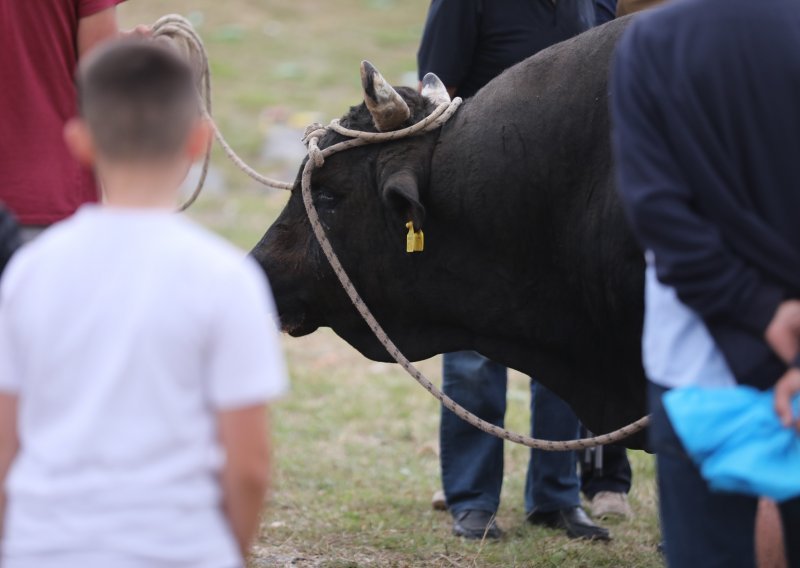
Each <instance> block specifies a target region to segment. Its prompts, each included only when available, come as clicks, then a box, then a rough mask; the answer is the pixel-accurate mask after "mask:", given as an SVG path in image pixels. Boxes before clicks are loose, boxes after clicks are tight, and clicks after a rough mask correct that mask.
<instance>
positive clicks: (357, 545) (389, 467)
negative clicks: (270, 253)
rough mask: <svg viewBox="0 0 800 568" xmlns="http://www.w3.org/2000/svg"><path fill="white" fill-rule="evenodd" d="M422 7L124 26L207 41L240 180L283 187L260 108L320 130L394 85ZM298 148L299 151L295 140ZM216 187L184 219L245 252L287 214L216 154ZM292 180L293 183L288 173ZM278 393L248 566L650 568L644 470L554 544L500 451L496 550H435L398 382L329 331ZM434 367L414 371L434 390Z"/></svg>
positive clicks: (436, 522) (209, 3) (414, 432)
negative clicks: (592, 523) (596, 522)
mask: <svg viewBox="0 0 800 568" xmlns="http://www.w3.org/2000/svg"><path fill="white" fill-rule="evenodd" d="M428 3H429V2H428V0H337V1H335V2H334V1H327V2H325V1H322V0H292V1H289V0H228V1H226V2H220V1H213V0H191V1H189V0H175V1H161V0H147V1H143V0H138V1H136V0H129V1H128V2H127V3H126V4H124V5H123V6H122V7H121V9H120V13H121V16H122V20H123V24H124V25H126V26H132V25H134V24H136V23H140V22H142V23H151V22H153V21H155V20H156V19H157V18H158V17H159V16H161V15H163V14H166V13H170V12H177V13H180V14H183V15H186V16H187V17H189V18H191V19H192V21H194V22H195V23H196V25H197V26H198V30H199V32H200V33H201V35H202V36H203V38H204V40H205V41H206V45H207V48H208V50H209V53H210V57H211V64H212V71H213V73H214V109H215V116H216V120H217V122H218V123H219V125H220V127H221V128H222V130H223V132H224V133H225V135H226V136H227V137H228V139H229V140H230V142H231V143H232V144H233V146H234V147H235V148H236V149H237V151H239V152H240V153H241V154H242V156H243V157H244V158H245V159H246V160H247V161H248V162H250V163H251V164H253V165H254V166H255V167H257V168H258V169H260V170H263V171H265V172H266V173H272V174H278V175H281V176H282V177H287V176H289V175H290V172H291V169H287V168H286V164H281V163H274V162H273V161H271V160H270V159H268V157H265V156H264V153H263V151H262V149H263V146H264V141H265V139H266V138H268V137H269V136H270V135H271V134H272V133H273V130H274V128H275V126H274V122H273V121H272V120H271V119H270V117H271V116H274V115H275V114H276V113H275V107H280V109H279V110H280V111H281V112H280V113H278V114H281V113H283V114H285V115H287V116H290V117H294V118H290V119H289V122H290V123H291V122H292V121H295V122H297V121H300V120H301V119H302V118H304V117H314V118H315V119H317V118H320V119H322V121H324V122H327V121H328V120H329V119H330V118H333V117H335V116H338V115H341V114H343V113H344V112H345V111H346V110H347V108H348V107H349V106H350V105H352V104H356V103H357V102H359V98H360V84H359V75H358V65H359V62H360V61H361V59H369V60H370V61H372V62H373V63H375V64H376V65H377V66H378V67H379V68H380V69H381V71H382V72H383V73H384V75H385V76H386V77H387V78H388V79H390V80H392V81H393V82H395V83H398V82H402V81H404V80H405V81H408V78H409V73H411V74H413V72H414V70H415V53H416V48H417V44H418V42H419V36H420V33H421V30H422V24H423V22H424V17H425V12H426V10H427V6H428ZM298 144H299V142H298ZM213 163H214V166H215V170H216V171H217V172H218V174H219V176H221V179H222V181H221V183H220V184H219V185H220V186H221V188H219V189H218V190H216V191H213V192H208V193H205V194H204V195H203V196H202V197H201V199H200V200H199V202H198V203H197V204H196V206H194V207H193V208H192V210H191V213H190V214H191V215H192V216H193V217H195V218H196V219H198V220H199V221H200V222H202V223H204V224H205V225H207V226H208V227H210V228H212V229H214V230H215V231H218V232H219V233H221V234H223V235H225V236H226V237H228V238H230V239H232V240H233V241H234V242H236V243H237V244H239V245H240V246H242V247H243V248H245V249H247V248H250V247H251V246H252V245H253V244H254V243H255V242H256V241H257V239H258V238H259V237H260V235H261V234H262V233H263V232H264V230H265V229H266V228H267V227H268V226H269V224H270V223H271V221H272V220H273V219H274V218H275V216H276V215H277V213H278V212H279V211H280V209H281V208H282V206H283V204H284V203H285V200H286V195H285V194H282V193H280V192H274V191H273V192H269V191H264V190H262V189H261V188H259V187H257V186H255V185H254V183H253V182H251V181H250V180H249V178H247V177H245V176H244V175H243V174H240V173H239V172H237V171H236V170H234V169H233V168H232V167H231V166H230V165H228V164H227V163H226V162H225V160H224V159H223V157H222V155H221V153H219V152H215V154H214V160H213ZM291 175H293V172H291ZM285 348H286V354H287V359H288V362H289V368H290V372H291V376H292V384H293V386H292V392H291V394H290V395H289V396H288V397H287V398H286V399H285V400H283V401H282V402H280V403H279V404H277V405H276V408H275V409H274V429H275V438H276V440H275V442H276V479H275V491H274V495H273V498H272V500H271V502H270V503H269V505H268V507H267V508H266V510H265V516H264V523H263V530H262V534H261V538H260V540H259V543H258V545H257V546H256V548H255V551H254V552H255V554H254V558H253V562H252V566H256V567H262V566H264V567H266V566H320V567H328V568H334V567H337V568H345V567H353V568H354V567H366V566H399V567H402V566H437V567H438V566H441V567H448V566H450V567H451V566H481V567H483V566H486V567H511V566H535V567H538V566H542V567H550V566H553V567H556V566H566V567H584V566H585V567H594V566H607V567H619V566H636V567H648V566H661V565H662V562H661V558H660V556H659V555H658V553H657V552H656V548H655V547H656V544H657V542H658V539H659V535H658V527H657V521H656V514H655V488H654V483H653V472H652V467H653V464H652V459H651V458H650V457H649V456H647V455H644V454H642V453H639V452H634V453H632V455H631V457H632V461H633V464H634V469H635V486H634V490H633V493H632V496H631V499H632V505H633V507H634V510H635V512H636V514H637V516H636V519H635V520H633V521H630V522H626V523H621V524H616V525H610V528H611V529H612V532H613V534H614V537H615V539H614V541H613V542H611V543H610V544H608V545H604V544H588V543H580V542H572V541H569V540H568V539H567V538H566V537H563V536H561V534H560V533H557V532H554V531H548V530H545V529H538V528H533V527H530V526H526V525H525V523H524V522H523V516H524V510H523V504H522V492H523V483H524V473H525V467H526V464H527V451H526V450H525V449H524V448H521V447H510V446H507V449H506V463H505V468H506V482H505V486H504V490H503V505H502V507H501V510H500V512H499V515H498V518H499V523H500V525H501V526H502V527H503V528H504V529H506V531H507V533H508V536H507V538H506V539H505V540H503V541H502V542H499V543H486V544H485V545H482V544H480V543H473V542H464V541H460V540H457V539H455V538H453V537H452V536H450V533H449V531H450V520H449V516H448V515H447V514H446V513H440V512H435V511H433V510H431V507H430V497H431V494H432V493H433V491H434V490H435V489H437V488H438V486H439V472H438V457H437V451H438V448H437V435H438V434H437V432H438V405H437V404H436V403H435V401H434V400H433V399H432V398H431V397H430V396H429V395H428V394H427V393H426V392H424V391H423V390H422V389H420V388H419V387H418V386H417V385H416V384H415V383H413V381H412V380H411V379H410V378H408V377H407V376H405V375H404V374H403V373H402V371H401V370H400V369H399V368H398V367H396V366H392V365H386V364H379V363H373V362H370V361H367V360H366V359H364V358H363V357H362V356H361V355H359V354H358V353H357V352H355V351H354V350H353V349H351V348H350V347H349V346H348V345H346V344H345V343H344V342H342V341H341V340H339V339H338V338H337V337H335V336H334V335H333V334H332V333H331V332H329V331H328V330H322V331H319V332H317V333H315V334H313V335H312V336H309V337H307V338H303V339H298V340H292V339H287V340H286V341H285ZM439 364H440V363H439V360H438V358H435V359H432V360H429V361H425V362H423V363H422V364H421V366H422V368H423V370H424V371H425V372H426V373H428V374H429V376H431V377H433V378H438V376H439V373H440V370H439ZM526 381H527V379H526V378H524V377H522V376H521V375H518V374H516V373H514V374H512V377H511V380H510V387H509V394H508V398H509V414H508V417H507V421H508V424H509V425H510V426H511V427H512V428H514V429H516V430H522V431H524V430H527V426H526V423H527V421H528V411H527V408H528V400H527V392H528V389H527V382H526Z"/></svg>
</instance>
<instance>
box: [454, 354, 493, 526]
mask: <svg viewBox="0 0 800 568" xmlns="http://www.w3.org/2000/svg"><path fill="white" fill-rule="evenodd" d="M506 385H507V372H506V368H505V367H503V366H502V365H498V364H497V363H494V362H493V361H490V360H489V359H487V358H485V357H483V356H482V355H480V354H478V353H475V352H474V351H461V352H457V353H446V354H445V355H444V365H443V380H442V390H443V391H444V393H445V394H446V395H447V396H449V397H450V398H452V399H453V400H455V401H456V402H457V403H459V404H460V405H461V406H463V407H464V408H466V409H467V410H469V411H470V412H473V413H474V414H476V415H477V416H479V417H481V418H483V419H484V420H486V421H488V422H491V423H492V424H496V425H497V426H503V424H504V417H505V413H506ZM439 445H440V448H441V452H440V462H441V467H442V485H443V486H444V494H445V498H446V499H447V505H448V507H449V508H450V511H451V513H454V514H456V513H458V512H460V511H463V510H466V509H477V510H481V511H490V512H495V511H497V508H498V507H499V505H500V490H501V488H502V485H503V440H501V439H499V438H495V437H494V436H491V435H489V434H486V433H485V432H482V431H480V430H478V429H477V428H475V427H474V426H472V425H470V424H467V423H466V422H464V421H463V420H461V419H460V418H459V417H458V416H456V415H455V414H453V413H452V412H450V411H449V410H446V409H445V408H442V417H441V423H440V427H439Z"/></svg>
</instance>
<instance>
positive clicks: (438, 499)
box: [431, 489, 447, 511]
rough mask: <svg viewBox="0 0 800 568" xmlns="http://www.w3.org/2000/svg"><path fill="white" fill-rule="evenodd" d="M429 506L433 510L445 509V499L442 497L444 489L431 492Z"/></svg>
mask: <svg viewBox="0 0 800 568" xmlns="http://www.w3.org/2000/svg"><path fill="white" fill-rule="evenodd" d="M431 507H433V510H434V511H446V510H447V500H446V499H445V498H444V491H442V490H441V489H440V490H439V491H437V492H435V493H434V494H433V497H431Z"/></svg>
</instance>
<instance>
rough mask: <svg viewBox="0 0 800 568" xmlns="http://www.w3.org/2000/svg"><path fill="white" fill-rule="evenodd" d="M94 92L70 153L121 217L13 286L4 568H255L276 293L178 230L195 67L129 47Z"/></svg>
mask: <svg viewBox="0 0 800 568" xmlns="http://www.w3.org/2000/svg"><path fill="white" fill-rule="evenodd" d="M77 81H78V99H79V104H80V111H81V116H80V118H78V119H74V120H72V121H71V122H70V123H69V124H68V125H67V127H66V129H65V139H66V141H67V144H68V146H69V147H70V148H71V150H72V152H73V153H74V154H75V156H76V157H77V158H78V159H79V160H80V161H82V162H83V163H85V164H87V165H88V164H93V165H94V167H95V169H96V171H97V174H98V179H102V180H103V187H104V190H103V198H104V203H103V205H93V204H89V205H84V206H83V207H82V208H81V209H80V210H79V211H78V213H77V214H76V215H75V216H74V217H73V218H71V219H69V220H67V221H64V222H62V223H60V224H57V225H56V226H54V227H53V229H52V230H50V231H48V232H47V233H46V234H44V235H42V236H41V237H40V238H39V239H37V240H36V241H34V242H32V243H31V244H30V245H28V246H27V247H26V248H25V249H24V250H22V251H21V252H20V253H19V254H18V255H17V256H16V257H15V258H14V259H12V261H11V263H10V265H9V268H8V270H7V272H6V274H5V275H4V277H3V281H2V285H1V286H0V481H3V485H4V487H5V496H6V499H7V502H6V503H5V515H4V516H5V522H4V525H3V527H2V531H3V532H2V534H3V541H2V551H1V552H0V564H2V566H3V567H4V568H18V567H32V566H35V567H37V568H38V567H42V568H44V567H51V566H53V567H55V566H59V567H65V566H81V567H83V568H91V567H95V566H96V567H111V566H113V567H115V568H133V567H148V568H152V567H163V568H167V567H169V568H172V567H186V568H189V567H191V568H200V567H209V568H211V567H216V568H231V567H234V566H243V564H244V557H245V555H246V551H247V549H248V546H249V544H250V542H251V540H252V539H253V537H254V535H255V533H256V531H257V528H258V515H259V510H260V507H261V503H262V499H263V496H264V493H265V491H266V487H267V475H268V465H269V446H268V439H267V436H266V431H267V428H266V425H265V422H264V418H265V403H266V402H267V401H269V400H271V399H273V398H275V397H276V396H278V395H279V394H281V393H282V392H283V391H284V390H285V388H286V383H287V381H286V376H285V372H284V367H283V363H282V359H281V355H280V352H279V348H278V344H277V333H276V330H275V329H274V326H273V323H272V322H271V317H274V308H273V306H272V304H271V295H270V292H269V288H268V286H267V285H266V282H265V278H264V275H263V274H262V273H260V272H259V271H258V269H257V267H256V265H255V264H254V263H253V262H251V261H250V259H248V258H244V257H243V255H241V254H240V253H239V252H238V251H237V250H235V249H234V248H233V247H230V246H229V245H227V244H226V243H224V242H222V241H221V240H219V239H217V238H216V237H214V236H212V235H210V234H209V233H207V232H206V231H204V230H202V229H201V228H199V227H197V226H195V225H194V224H193V223H191V222H190V221H188V220H186V219H185V218H182V217H180V216H178V215H175V214H173V213H172V211H173V209H174V206H175V202H176V199H177V192H178V189H177V188H178V186H179V184H180V182H181V181H182V179H183V177H184V175H185V174H186V172H187V170H188V168H189V165H190V164H191V163H192V162H193V161H194V160H195V159H196V158H198V157H199V156H200V155H201V154H202V152H203V151H204V149H205V147H206V141H207V139H208V138H207V137H208V135H209V131H208V127H207V125H206V124H204V123H203V122H202V121H201V119H200V112H199V106H198V99H197V96H196V92H195V88H194V82H193V77H192V72H191V71H190V69H189V67H188V66H187V65H186V64H185V63H184V62H182V61H181V60H180V59H179V58H178V57H177V56H176V55H175V54H173V53H172V52H171V51H169V50H167V49H165V48H162V47H158V46H156V45H152V44H148V43H144V42H142V41H134V40H127V41H121V42H115V43H111V44H107V45H106V46H104V47H101V48H98V49H97V50H96V51H95V52H93V53H92V54H90V56H89V57H88V58H87V59H86V60H85V61H84V63H82V64H81V66H80V67H79V70H78V77H77ZM2 508H3V503H2V502H0V512H2Z"/></svg>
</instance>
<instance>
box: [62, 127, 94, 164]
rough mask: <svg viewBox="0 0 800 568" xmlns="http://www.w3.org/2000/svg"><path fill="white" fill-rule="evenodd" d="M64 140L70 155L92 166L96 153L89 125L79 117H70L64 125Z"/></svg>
mask: <svg viewBox="0 0 800 568" xmlns="http://www.w3.org/2000/svg"><path fill="white" fill-rule="evenodd" d="M64 142H65V143H66V145H67V148H68V149H69V151H70V152H71V153H72V156H73V157H74V158H75V159H76V160H78V162H80V163H81V164H83V165H84V166H89V167H92V166H94V163H95V159H96V153H95V149H94V142H93V141H92V135H91V134H90V133H89V127H88V126H86V122H85V121H84V120H83V119H81V118H77V117H76V118H71V119H69V120H68V121H67V123H66V124H65V125H64Z"/></svg>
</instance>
